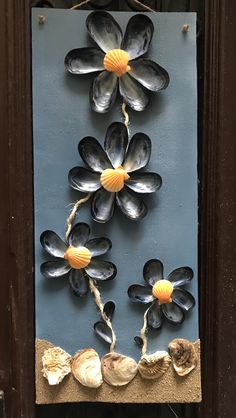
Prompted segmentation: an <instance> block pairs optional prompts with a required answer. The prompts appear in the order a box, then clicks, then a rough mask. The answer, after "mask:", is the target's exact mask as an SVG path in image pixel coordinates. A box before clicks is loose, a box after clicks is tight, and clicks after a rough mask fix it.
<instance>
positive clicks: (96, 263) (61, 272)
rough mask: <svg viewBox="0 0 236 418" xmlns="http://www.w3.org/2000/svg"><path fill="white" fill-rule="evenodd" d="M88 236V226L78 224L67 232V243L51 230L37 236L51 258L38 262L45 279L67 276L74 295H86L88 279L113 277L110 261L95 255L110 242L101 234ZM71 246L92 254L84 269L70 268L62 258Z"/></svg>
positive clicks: (113, 270)
mask: <svg viewBox="0 0 236 418" xmlns="http://www.w3.org/2000/svg"><path fill="white" fill-rule="evenodd" d="M89 236H90V227H89V225H87V224H85V223H77V224H76V225H74V227H73V228H72V230H71V232H70V234H69V237H68V242H64V241H63V240H62V239H61V238H60V237H59V236H58V235H57V234H56V233H55V232H53V231H44V232H43V233H42V234H41V237H40V242H41V245H42V247H43V248H44V249H45V250H46V251H47V253H49V254H50V255H51V256H52V257H54V259H53V260H52V261H46V262H45V263H43V264H42V265H41V273H42V274H43V275H44V276H45V277H46V278H59V277H63V276H68V278H69V283H70V286H71V288H72V290H73V292H74V294H75V295H76V296H84V295H86V294H87V292H88V290H89V278H91V279H93V280H95V281H106V280H112V279H114V278H115V276H116V273H117V269H116V266H115V265H114V264H113V263H111V262H110V261H103V260H101V259H100V258H97V257H99V256H101V255H104V254H106V253H107V252H108V251H109V250H110V248H111V246H112V243H111V241H110V240H109V239H108V238H104V237H101V238H93V239H89ZM71 247H73V248H81V247H84V248H85V249H87V250H88V252H89V253H90V254H91V261H90V262H89V263H88V264H87V265H86V266H85V267H84V268H80V269H76V268H72V267H71V265H70V264H69V262H68V260H67V259H65V253H66V252H67V250H68V248H71Z"/></svg>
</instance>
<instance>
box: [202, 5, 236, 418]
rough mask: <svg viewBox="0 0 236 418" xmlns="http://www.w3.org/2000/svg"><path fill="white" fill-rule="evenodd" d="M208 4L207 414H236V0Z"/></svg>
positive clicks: (204, 216)
mask: <svg viewBox="0 0 236 418" xmlns="http://www.w3.org/2000/svg"><path fill="white" fill-rule="evenodd" d="M207 3H208V4H207V10H206V12H207V13H206V16H207V17H208V20H207V21H206V25H205V97H204V103H205V105H204V126H203V138H202V155H203V158H202V167H201V177H202V187H201V208H202V211H201V240H200V243H201V290H202V292H201V312H202V321H201V333H202V336H203V338H202V344H203V363H202V364H203V383H204V384H203V390H204V392H203V395H204V402H203V404H202V408H201V416H207V417H208V416H210V417H219V418H226V417H227V418H228V417H231V416H234V415H235V411H234V408H235V406H234V401H233V398H234V396H235V395H234V393H235V391H236V373H235V367H236V363H235V340H236V324H235V320H236V314H235V292H236V282H235V272H236V245H235V244H236V226H235V225H236V223H235V221H236V209H235V195H236V165H235V156H236V143H235V135H236V121H235V117H234V116H233V115H234V114H235V101H234V97H235V94H236V79H235V71H234V69H233V68H235V62H236V60H235V55H234V54H233V53H232V51H233V50H235V46H236V43H235V39H236V28H235V25H233V22H235V19H236V4H235V2H234V1H226V0H225V1H222V0H221V1H220V0H219V1H213V0H212V1H209V2H207ZM209 17H210V18H209ZM209 313H210V314H209Z"/></svg>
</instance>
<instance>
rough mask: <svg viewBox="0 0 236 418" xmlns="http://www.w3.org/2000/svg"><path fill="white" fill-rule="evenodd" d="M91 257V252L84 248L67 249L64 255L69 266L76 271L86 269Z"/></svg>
mask: <svg viewBox="0 0 236 418" xmlns="http://www.w3.org/2000/svg"><path fill="white" fill-rule="evenodd" d="M91 257H92V255H91V252H90V251H89V250H88V248H85V247H78V248H75V247H69V248H68V250H67V251H66V253H65V254H64V258H65V259H66V260H67V261H68V263H69V264H70V266H71V267H72V268H74V269H77V270H79V269H82V268H84V267H86V266H87V265H88V264H89V263H90V261H91Z"/></svg>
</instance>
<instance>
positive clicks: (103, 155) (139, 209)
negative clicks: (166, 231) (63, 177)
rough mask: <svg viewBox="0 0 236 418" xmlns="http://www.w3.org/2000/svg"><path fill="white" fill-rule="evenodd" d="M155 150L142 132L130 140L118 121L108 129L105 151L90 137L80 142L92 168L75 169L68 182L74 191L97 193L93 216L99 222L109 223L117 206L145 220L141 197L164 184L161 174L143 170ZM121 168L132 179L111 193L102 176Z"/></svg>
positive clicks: (128, 213)
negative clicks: (139, 195)
mask: <svg viewBox="0 0 236 418" xmlns="http://www.w3.org/2000/svg"><path fill="white" fill-rule="evenodd" d="M151 148H152V144H151V140H150V138H149V137H148V136H147V135H145V134H144V133H142V132H140V133H136V134H135V135H133V137H132V138H131V140H130V141H128V132H127V128H126V126H125V125H124V124H123V123H121V122H114V123H112V124H111V125H110V126H109V127H108V129H107V132H106V137H105V142H104V149H103V148H102V146H101V145H100V143H99V142H98V141H97V140H96V139H95V138H93V137H90V136H88V137H85V138H83V139H82V140H81V141H80V142H79V145H78V149H79V154H80V156H81V158H82V160H83V161H84V163H85V164H86V165H87V167H88V168H84V167H74V168H72V169H71V170H70V172H69V175H68V179H69V183H70V185H71V187H73V188H74V189H76V190H78V191H80V192H87V193H88V192H90V193H94V194H93V197H92V203H91V213H92V217H93V219H94V220H95V221H97V222H100V223H104V222H107V221H109V220H110V219H111V218H112V216H113V213H114V208H115V203H116V204H117V206H118V208H119V209H120V210H121V212H123V213H124V215H125V216H126V217H128V218H129V219H132V220H141V219H142V218H144V216H146V214H147V207H146V204H145V203H144V201H143V200H142V199H139V197H138V195H137V194H139V193H140V194H142V195H143V194H145V193H154V192H156V191H157V190H158V189H159V188H160V187H161V184H162V179H161V176H160V175H159V174H157V173H150V172H147V171H145V172H142V171H140V170H141V169H143V168H145V167H146V166H147V164H148V162H149V160H150V157H151ZM118 167H122V169H123V170H124V172H125V173H127V174H128V177H126V179H124V187H123V188H121V190H119V191H118V192H110V191H108V190H106V189H105V188H104V187H103V185H102V181H101V178H102V174H103V173H104V171H105V172H106V171H107V170H111V171H112V169H113V171H114V169H117V168H118ZM103 184H104V183H103Z"/></svg>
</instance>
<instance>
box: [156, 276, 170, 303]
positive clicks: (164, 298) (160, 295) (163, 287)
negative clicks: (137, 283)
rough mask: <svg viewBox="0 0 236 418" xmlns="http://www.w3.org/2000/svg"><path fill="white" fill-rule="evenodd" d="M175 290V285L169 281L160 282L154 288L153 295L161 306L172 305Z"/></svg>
mask: <svg viewBox="0 0 236 418" xmlns="http://www.w3.org/2000/svg"><path fill="white" fill-rule="evenodd" d="M173 289H174V288H173V284H172V283H171V282H170V281H169V280H158V281H157V282H156V283H155V284H154V286H153V288H152V294H153V296H154V297H155V298H157V299H158V300H159V303H160V304H162V303H171V302H172V298H171V295H172V293H173Z"/></svg>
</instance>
